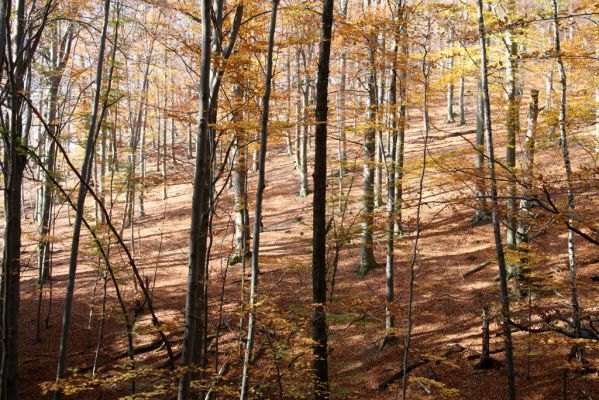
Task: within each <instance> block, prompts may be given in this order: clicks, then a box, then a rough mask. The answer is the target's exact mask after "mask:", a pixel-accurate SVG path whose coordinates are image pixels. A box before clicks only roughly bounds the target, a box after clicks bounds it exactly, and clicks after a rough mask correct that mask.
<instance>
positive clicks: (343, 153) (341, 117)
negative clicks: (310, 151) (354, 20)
mask: <svg viewBox="0 0 599 400" xmlns="http://www.w3.org/2000/svg"><path fill="white" fill-rule="evenodd" d="M348 2H349V0H342V3H343V4H342V6H341V10H342V17H343V19H344V20H345V19H347V3H348ZM339 74H340V77H339V96H338V97H337V119H338V121H339V142H338V144H337V146H338V147H337V153H338V158H339V179H340V180H342V179H343V178H344V177H345V164H346V163H347V142H346V140H345V90H346V85H347V54H346V53H345V52H342V53H341V55H340V58H339ZM340 186H341V184H340Z"/></svg>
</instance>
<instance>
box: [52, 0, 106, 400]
mask: <svg viewBox="0 0 599 400" xmlns="http://www.w3.org/2000/svg"><path fill="white" fill-rule="evenodd" d="M110 5H111V0H105V1H104V22H103V26H102V34H101V37H100V49H99V52H98V65H97V69H96V85H95V94H94V102H93V110H92V114H91V120H90V125H89V131H88V135H87V143H86V146H85V156H84V159H83V165H82V166H81V181H80V182H79V193H78V196H77V211H76V214H75V224H74V226H73V239H72V243H71V254H70V260H69V271H68V276H67V288H66V295H65V304H64V314H63V320H62V333H61V337H60V350H59V354H58V366H57V371H56V382H57V383H58V382H59V381H60V379H62V377H63V374H64V368H65V363H66V357H67V346H68V340H69V333H70V332H69V331H70V328H71V314H72V309H73V294H74V291H75V278H76V273H77V262H78V257H79V239H80V236H81V225H82V222H83V215H84V211H85V210H84V208H85V198H86V196H87V190H88V185H89V180H90V175H91V168H92V164H93V154H94V148H95V144H96V137H97V132H98V126H99V125H100V124H101V122H102V121H101V119H102V118H101V116H102V114H103V113H101V112H100V98H101V97H102V75H103V70H104V54H105V50H106V38H107V34H108V25H109V17H110ZM117 20H118V18H117ZM117 35H118V24H117V25H116V26H115V33H114V42H113V49H112V57H113V59H114V55H115V53H116V45H117V43H116V39H117ZM113 61H114V60H113ZM113 66H114V63H113V64H112V66H111V68H112V67H113ZM109 81H110V77H109ZM60 395H61V391H60V390H57V391H56V392H54V399H55V400H57V399H59V398H60Z"/></svg>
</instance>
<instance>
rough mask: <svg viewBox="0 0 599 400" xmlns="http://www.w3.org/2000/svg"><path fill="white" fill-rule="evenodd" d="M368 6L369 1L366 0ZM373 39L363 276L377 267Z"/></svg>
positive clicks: (366, 133) (366, 131)
mask: <svg viewBox="0 0 599 400" xmlns="http://www.w3.org/2000/svg"><path fill="white" fill-rule="evenodd" d="M368 4H369V5H370V0H368ZM373 40H376V38H374V39H372V38H371V39H367V41H368V43H369V46H368V47H369V50H368V52H369V58H368V60H369V68H368V70H369V71H368V77H367V79H368V103H367V110H366V112H367V114H368V126H367V127H366V129H364V174H363V180H362V204H363V208H362V227H361V229H362V234H361V241H360V267H359V270H358V273H359V274H360V275H362V276H363V275H365V274H366V273H367V272H368V271H369V270H370V269H372V268H374V267H376V266H377V263H376V259H375V258H374V248H373V238H372V235H373V229H374V228H373V224H374V187H373V178H374V153H375V142H376V140H375V136H376V114H377V112H376V100H377V99H376V91H377V90H376V62H375V61H376V60H375V52H376V47H375V46H374V43H372V41H373Z"/></svg>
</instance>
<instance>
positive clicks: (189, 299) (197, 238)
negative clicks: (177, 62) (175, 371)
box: [165, 0, 212, 400]
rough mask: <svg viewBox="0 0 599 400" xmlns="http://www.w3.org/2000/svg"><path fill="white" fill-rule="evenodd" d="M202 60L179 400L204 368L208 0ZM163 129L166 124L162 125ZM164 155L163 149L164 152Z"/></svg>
mask: <svg viewBox="0 0 599 400" xmlns="http://www.w3.org/2000/svg"><path fill="white" fill-rule="evenodd" d="M200 8H201V14H202V56H201V66H200V107H199V108H200V109H199V114H198V118H199V121H198V133H197V139H196V165H195V175H194V185H193V195H192V203H191V229H190V233H189V272H188V279H187V294H186V299H185V332H184V335H183V346H182V348H181V367H182V368H183V374H182V375H181V378H180V379H179V391H178V399H179V400H187V399H188V398H189V397H190V383H191V369H192V368H193V367H195V368H197V367H199V368H202V367H204V364H205V352H204V350H205V343H206V340H205V339H206V321H205V320H204V315H205V309H206V307H207V305H208V304H207V302H208V299H207V292H206V290H205V286H206V279H207V278H208V276H207V274H206V272H207V259H206V258H207V242H208V219H209V215H208V214H209V202H210V193H209V192H210V186H211V174H210V166H211V157H210V150H209V148H210V128H209V119H210V64H211V59H212V57H211V31H212V28H211V18H210V0H201V1H200ZM165 125H166V123H165ZM165 152H166V149H165Z"/></svg>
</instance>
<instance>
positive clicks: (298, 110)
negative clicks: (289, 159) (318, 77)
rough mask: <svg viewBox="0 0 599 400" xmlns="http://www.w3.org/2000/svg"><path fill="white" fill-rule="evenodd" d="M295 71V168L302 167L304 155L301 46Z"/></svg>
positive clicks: (296, 54)
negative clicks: (302, 151)
mask: <svg viewBox="0 0 599 400" xmlns="http://www.w3.org/2000/svg"><path fill="white" fill-rule="evenodd" d="M295 71H296V79H297V82H296V85H295V89H296V90H295V95H296V102H295V115H296V119H297V122H296V124H295V153H294V156H293V157H294V158H293V168H294V169H300V168H301V162H302V156H301V144H300V142H301V135H302V124H301V121H302V116H301V115H302V84H301V74H302V69H301V63H300V50H299V47H298V49H297V51H296V53H295Z"/></svg>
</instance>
